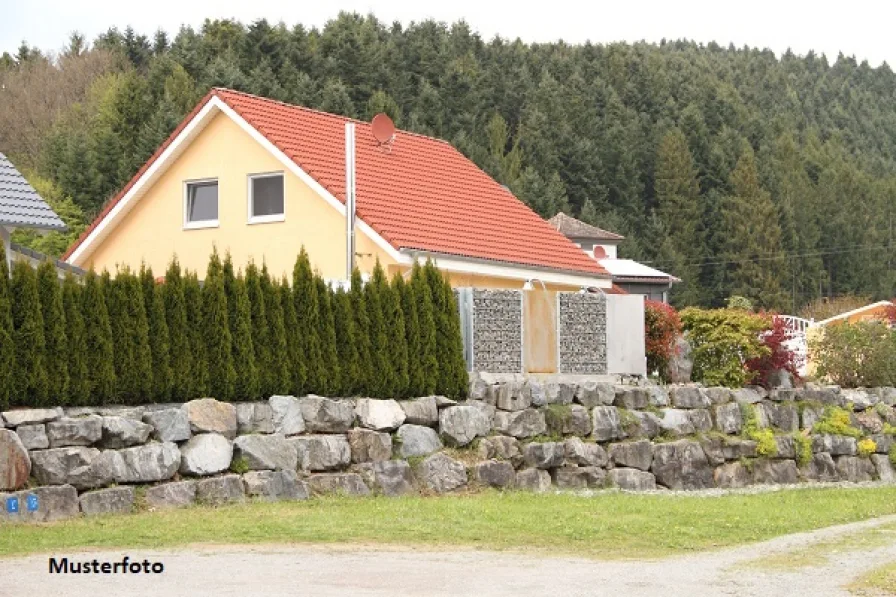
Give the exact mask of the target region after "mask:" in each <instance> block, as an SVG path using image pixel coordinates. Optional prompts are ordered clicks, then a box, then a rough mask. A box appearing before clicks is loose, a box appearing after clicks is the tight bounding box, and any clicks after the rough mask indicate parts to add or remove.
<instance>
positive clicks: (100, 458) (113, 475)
mask: <svg viewBox="0 0 896 597" xmlns="http://www.w3.org/2000/svg"><path fill="white" fill-rule="evenodd" d="M126 473H127V469H126V467H125V464H124V458H123V457H122V456H121V454H119V453H118V452H116V451H115V450H105V451H103V452H100V453H99V454H97V455H96V457H95V458H94V459H93V460H91V461H90V464H89V465H87V466H82V467H78V468H74V469H71V470H70V471H69V472H68V477H67V478H66V481H67V482H68V483H69V484H71V485H74V486H75V488H76V489H78V490H79V491H83V490H85V489H95V488H97V487H105V486H107V485H110V484H111V483H112V482H117V481H119V479H123V478H124V477H125V475H126Z"/></svg>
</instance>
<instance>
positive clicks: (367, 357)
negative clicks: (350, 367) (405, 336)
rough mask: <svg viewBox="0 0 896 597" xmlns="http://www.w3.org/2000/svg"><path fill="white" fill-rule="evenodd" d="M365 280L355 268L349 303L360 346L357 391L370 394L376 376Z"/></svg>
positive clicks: (356, 381)
mask: <svg viewBox="0 0 896 597" xmlns="http://www.w3.org/2000/svg"><path fill="white" fill-rule="evenodd" d="M365 294H366V293H365V290H364V281H363V279H362V278H361V270H359V269H358V268H355V269H354V270H353V271H352V283H351V290H349V293H348V295H349V305H350V307H351V312H352V317H353V318H354V320H355V337H356V338H357V341H358V342H357V346H358V372H359V375H358V378H357V379H356V380H355V384H354V385H355V388H354V390H355V393H358V394H365V393H367V394H369V393H370V391H369V388H370V385H371V383H372V379H373V376H374V370H373V359H372V356H371V343H370V316H369V315H368V313H367V299H366V297H365Z"/></svg>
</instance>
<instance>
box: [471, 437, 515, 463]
mask: <svg viewBox="0 0 896 597" xmlns="http://www.w3.org/2000/svg"><path fill="white" fill-rule="evenodd" d="M479 455H480V456H481V457H482V458H484V459H486V460H507V461H509V462H510V463H511V464H512V465H513V466H514V467H516V466H519V465H520V464H521V463H522V462H523V453H522V452H521V451H520V442H519V440H517V439H516V438H515V437H509V436H506V435H496V436H494V437H484V438H482V439H481V440H479Z"/></svg>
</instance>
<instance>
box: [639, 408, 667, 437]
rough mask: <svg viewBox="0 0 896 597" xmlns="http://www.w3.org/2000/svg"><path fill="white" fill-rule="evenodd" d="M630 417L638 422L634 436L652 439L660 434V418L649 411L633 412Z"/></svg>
mask: <svg viewBox="0 0 896 597" xmlns="http://www.w3.org/2000/svg"><path fill="white" fill-rule="evenodd" d="M631 415H632V416H633V417H634V418H635V419H637V421H638V429H637V432H636V435H639V436H641V437H646V438H654V437H656V436H658V435H659V434H660V432H661V431H662V428H661V427H660V418H659V417H658V416H656V415H655V414H653V413H652V412H650V411H641V410H633V411H631Z"/></svg>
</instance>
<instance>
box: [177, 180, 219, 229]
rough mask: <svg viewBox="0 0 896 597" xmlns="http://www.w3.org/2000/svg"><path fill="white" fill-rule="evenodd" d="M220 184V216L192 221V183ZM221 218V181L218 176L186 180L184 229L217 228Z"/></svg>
mask: <svg viewBox="0 0 896 597" xmlns="http://www.w3.org/2000/svg"><path fill="white" fill-rule="evenodd" d="M210 182H213V183H215V184H216V185H218V218H217V219H214V220H197V221H195V222H191V221H190V185H201V184H208V183H210ZM220 218H221V182H220V181H219V180H218V179H217V178H196V179H192V180H185V181H184V230H199V229H202V228H217V227H218V226H219V220H220Z"/></svg>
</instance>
